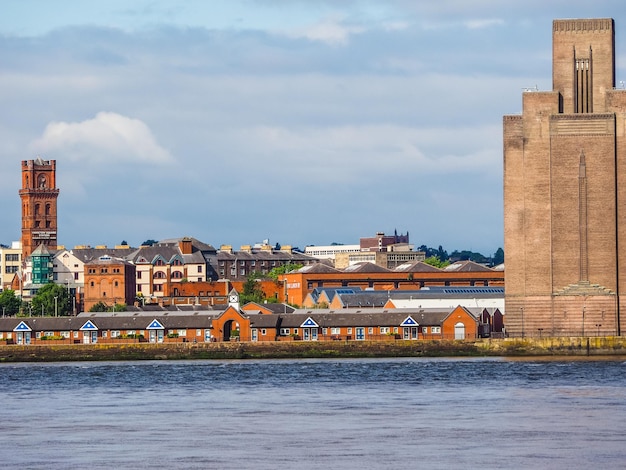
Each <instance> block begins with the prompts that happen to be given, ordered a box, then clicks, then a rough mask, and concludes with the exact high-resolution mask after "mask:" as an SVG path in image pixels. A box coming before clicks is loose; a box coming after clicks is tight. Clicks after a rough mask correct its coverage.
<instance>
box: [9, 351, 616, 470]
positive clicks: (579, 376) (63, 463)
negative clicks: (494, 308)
mask: <svg viewBox="0 0 626 470" xmlns="http://www.w3.org/2000/svg"><path fill="white" fill-rule="evenodd" d="M0 397H1V398H0V399H1V401H0V403H1V406H2V423H1V424H0V429H1V434H0V465H1V466H3V467H4V468H6V467H9V468H12V467H19V468H29V469H56V468H63V469H83V468H96V469H99V468H107V469H108V468H118V469H122V468H123V469H125V468H172V469H178V468H180V469H188V468H214V469H276V468H289V469H291V468H297V469H300V470H303V469H314V468H316V469H317V468H320V469H335V468H346V469H361V470H362V469H387V468H390V469H421V468H424V469H446V470H448V469H473V468H476V469H478V468H480V469H525V468H532V469H566V468H567V469H589V468H598V469H612V468H615V469H617V468H620V469H621V468H626V362H623V361H619V360H607V361H569V360H564V361H546V362H542V361H532V360H529V361H508V360H504V359H339V360H259V361H185V362H166V361H164V362H156V361H155V362H106V363H102V362H93V363H62V364H2V365H0Z"/></svg>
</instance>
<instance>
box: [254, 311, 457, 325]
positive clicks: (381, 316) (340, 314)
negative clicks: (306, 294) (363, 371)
mask: <svg viewBox="0 0 626 470" xmlns="http://www.w3.org/2000/svg"><path fill="white" fill-rule="evenodd" d="M449 314H450V309H429V310H425V311H423V312H422V311H416V310H413V311H410V310H408V309H402V310H400V309H388V310H383V311H381V310H380V309H373V311H372V310H366V309H364V310H354V309H341V310H335V311H333V312H332V313H330V312H329V311H324V310H317V311H315V310H313V311H311V312H307V313H293V314H291V315H283V316H282V320H281V323H280V327H282V328H299V327H300V325H302V324H303V323H304V322H305V321H306V319H307V318H309V317H311V318H312V319H313V320H314V321H315V323H317V324H318V325H319V326H320V327H322V328H323V327H333V326H334V327H342V326H343V327H350V326H352V327H356V326H365V327H368V326H400V324H401V323H402V322H403V321H404V320H405V319H406V318H407V317H409V316H410V317H411V318H413V319H414V320H415V321H416V322H417V323H419V324H420V325H425V326H431V325H434V326H439V325H441V323H442V322H443V320H445V318H446V317H447V316H448V315H449ZM266 316H268V315H266Z"/></svg>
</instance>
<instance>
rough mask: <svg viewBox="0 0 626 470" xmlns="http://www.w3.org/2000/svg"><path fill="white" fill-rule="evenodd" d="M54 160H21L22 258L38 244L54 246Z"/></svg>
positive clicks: (54, 247)
mask: <svg viewBox="0 0 626 470" xmlns="http://www.w3.org/2000/svg"><path fill="white" fill-rule="evenodd" d="M58 197H59V190H58V189H57V187H56V161H55V160H42V159H41V158H37V159H36V160H23V161H22V189H20V198H21V199H22V259H23V260H25V259H26V258H27V257H28V256H30V254H31V253H32V252H33V251H34V250H35V248H37V247H38V246H39V245H41V244H43V245H45V246H46V247H47V248H48V250H51V251H54V250H56V248H57V198H58Z"/></svg>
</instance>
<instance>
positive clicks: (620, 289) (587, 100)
mask: <svg viewBox="0 0 626 470" xmlns="http://www.w3.org/2000/svg"><path fill="white" fill-rule="evenodd" d="M614 34H615V33H614V22H613V20H612V19H610V18H606V19H567V20H555V21H554V22H553V25H552V41H553V43H552V67H553V72H552V84H553V90H552V91H545V92H544V91H537V90H533V89H528V90H526V91H524V92H523V94H522V110H523V111H522V115H521V116H520V115H516V116H504V252H505V266H506V271H505V286H506V289H505V307H506V328H507V331H508V332H509V334H510V335H511V336H517V337H520V336H540V335H541V334H543V335H558V336H596V335H620V334H621V333H622V332H623V331H626V330H625V329H624V327H625V326H626V324H625V323H624V321H625V320H626V311H624V309H625V308H626V297H625V295H626V249H625V248H626V133H625V129H626V90H624V89H623V87H620V88H615V37H614Z"/></svg>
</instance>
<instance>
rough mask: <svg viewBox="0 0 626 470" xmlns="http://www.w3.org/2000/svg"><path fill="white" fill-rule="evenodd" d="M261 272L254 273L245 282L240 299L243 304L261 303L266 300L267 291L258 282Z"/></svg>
mask: <svg viewBox="0 0 626 470" xmlns="http://www.w3.org/2000/svg"><path fill="white" fill-rule="evenodd" d="M258 278H259V273H252V274H250V275H249V276H248V279H247V280H246V282H244V284H243V291H242V292H241V294H239V301H240V302H241V304H242V305H244V304H247V303H249V302H256V303H261V302H263V300H265V292H263V289H261V286H260V285H259V283H258V282H257V279H258Z"/></svg>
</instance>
